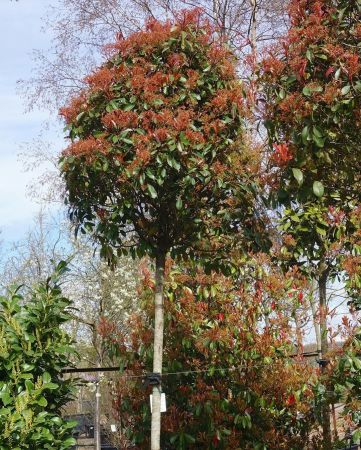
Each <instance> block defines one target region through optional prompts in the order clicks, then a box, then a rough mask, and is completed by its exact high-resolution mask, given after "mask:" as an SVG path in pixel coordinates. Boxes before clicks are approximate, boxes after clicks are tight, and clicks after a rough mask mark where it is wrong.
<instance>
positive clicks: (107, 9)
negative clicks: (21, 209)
mask: <svg viewBox="0 0 361 450" xmlns="http://www.w3.org/2000/svg"><path fill="white" fill-rule="evenodd" d="M287 3H288V1H287V0H275V1H274V2H272V4H270V2H269V1H267V0H60V1H59V2H58V3H57V5H56V6H51V7H49V12H48V15H47V16H46V17H45V18H44V29H46V30H47V32H48V33H49V34H50V35H51V36H52V47H51V50H50V51H46V52H43V51H41V50H35V51H34V54H33V57H34V72H33V76H32V77H31V78H30V79H28V80H21V81H19V85H20V89H21V91H22V93H23V95H24V97H25V99H26V101H27V105H28V107H29V108H33V107H35V106H40V107H46V108H48V109H50V110H51V111H54V110H57V109H58V108H59V106H61V105H62V104H64V103H66V101H67V100H68V99H69V97H70V96H71V95H72V94H74V93H75V92H79V91H80V90H81V89H82V88H83V86H84V84H83V77H84V76H85V74H87V73H89V72H90V71H91V70H92V69H93V68H94V67H95V66H97V65H98V64H99V63H100V62H101V61H102V58H103V49H104V45H105V44H107V43H109V42H112V41H114V39H115V37H116V36H118V37H119V36H125V35H127V34H129V33H131V32H132V31H135V30H137V29H139V28H140V27H142V26H143V25H144V22H145V21H146V20H147V19H149V18H155V19H162V20H164V19H165V18H167V17H172V16H175V15H176V14H177V12H179V10H181V9H184V8H188V9H189V8H195V7H199V8H202V9H203V10H204V12H205V14H206V15H207V16H208V17H209V20H210V21H211V22H212V23H215V24H216V25H217V26H218V27H219V28H220V30H221V32H222V33H223V34H224V36H225V38H226V39H227V40H228V42H229V43H230V44H231V45H232V47H233V48H234V49H235V50H236V51H237V52H238V53H239V55H240V56H242V55H243V56H244V55H245V54H247V53H249V52H250V51H252V46H253V47H255V45H256V42H257V43H259V45H264V43H265V42H269V41H270V40H272V39H275V38H276V37H277V36H278V35H279V33H280V32H282V30H283V28H284V25H285V20H286V14H285V12H286V6H285V5H286V4H287Z"/></svg>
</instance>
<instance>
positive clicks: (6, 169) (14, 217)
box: [0, 0, 61, 244]
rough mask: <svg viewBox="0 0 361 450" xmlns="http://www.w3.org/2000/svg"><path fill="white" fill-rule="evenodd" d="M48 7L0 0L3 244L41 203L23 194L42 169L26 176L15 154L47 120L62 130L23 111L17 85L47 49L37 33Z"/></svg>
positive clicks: (43, 116)
mask: <svg viewBox="0 0 361 450" xmlns="http://www.w3.org/2000/svg"><path fill="white" fill-rule="evenodd" d="M47 5H48V1H46V0H20V1H19V2H15V1H10V0H0V17H1V27H0V42H1V44H0V58H1V64H0V230H1V235H0V238H1V239H2V241H3V242H4V243H5V244H6V243H7V242H9V241H11V240H15V239H16V240H17V239H19V238H21V237H22V236H23V235H24V233H25V232H26V231H27V229H28V228H29V227H30V226H31V222H32V220H31V219H32V217H33V215H34V213H35V212H36V211H38V210H39V204H38V203H37V202H36V201H34V200H32V199H30V198H29V196H28V195H27V192H28V190H27V185H28V184H29V183H30V182H31V181H32V180H33V179H34V178H35V177H36V176H38V175H40V169H39V170H38V171H34V172H24V168H23V163H22V162H21V161H20V160H19V153H20V152H21V151H23V150H24V147H26V143H28V142H30V141H32V140H34V139H36V138H37V136H38V135H39V133H40V132H41V130H42V128H43V125H42V124H43V123H44V122H45V121H49V119H50V122H53V123H54V129H56V128H59V131H60V132H61V126H60V124H59V123H57V121H55V119H51V118H49V113H47V112H46V111H40V110H34V111H31V112H28V113H25V104H24V101H23V99H22V98H21V97H20V95H19V93H18V92H17V85H16V82H17V80H18V79H20V78H22V79H26V78H28V77H29V76H30V73H31V70H32V68H33V67H34V63H33V61H32V59H31V53H32V50H33V49H35V48H36V49H46V48H47V47H48V44H49V42H50V36H48V35H46V33H44V32H42V31H41V25H42V23H41V17H43V16H44V15H45V12H46V8H47ZM46 138H47V140H50V141H53V142H54V149H56V148H58V147H60V146H61V140H60V139H59V137H56V134H55V133H54V132H52V133H49V134H48V135H47V136H46ZM41 170H44V168H42V169H41Z"/></svg>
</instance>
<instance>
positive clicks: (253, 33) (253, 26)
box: [249, 0, 257, 62]
mask: <svg viewBox="0 0 361 450" xmlns="http://www.w3.org/2000/svg"><path fill="white" fill-rule="evenodd" d="M250 4H251V8H252V11H251V19H250V29H249V40H250V44H251V49H252V53H253V57H254V59H255V60H254V62H256V58H257V0H250Z"/></svg>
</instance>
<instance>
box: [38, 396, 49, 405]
mask: <svg viewBox="0 0 361 450" xmlns="http://www.w3.org/2000/svg"><path fill="white" fill-rule="evenodd" d="M36 403H37V404H38V405H39V406H44V407H45V406H47V404H48V402H47V401H46V398H45V397H40V398H39V400H38V401H37V402H36Z"/></svg>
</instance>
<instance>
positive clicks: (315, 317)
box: [310, 280, 321, 357]
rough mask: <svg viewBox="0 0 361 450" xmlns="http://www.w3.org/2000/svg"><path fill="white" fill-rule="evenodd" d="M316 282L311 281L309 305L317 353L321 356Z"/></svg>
mask: <svg viewBox="0 0 361 450" xmlns="http://www.w3.org/2000/svg"><path fill="white" fill-rule="evenodd" d="M316 293H317V282H316V281H315V280H313V281H312V292H311V294H310V305H311V311H312V319H313V327H314V329H315V336H316V345H317V353H318V355H319V357H321V331H320V318H319V308H318V306H317V297H316Z"/></svg>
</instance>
